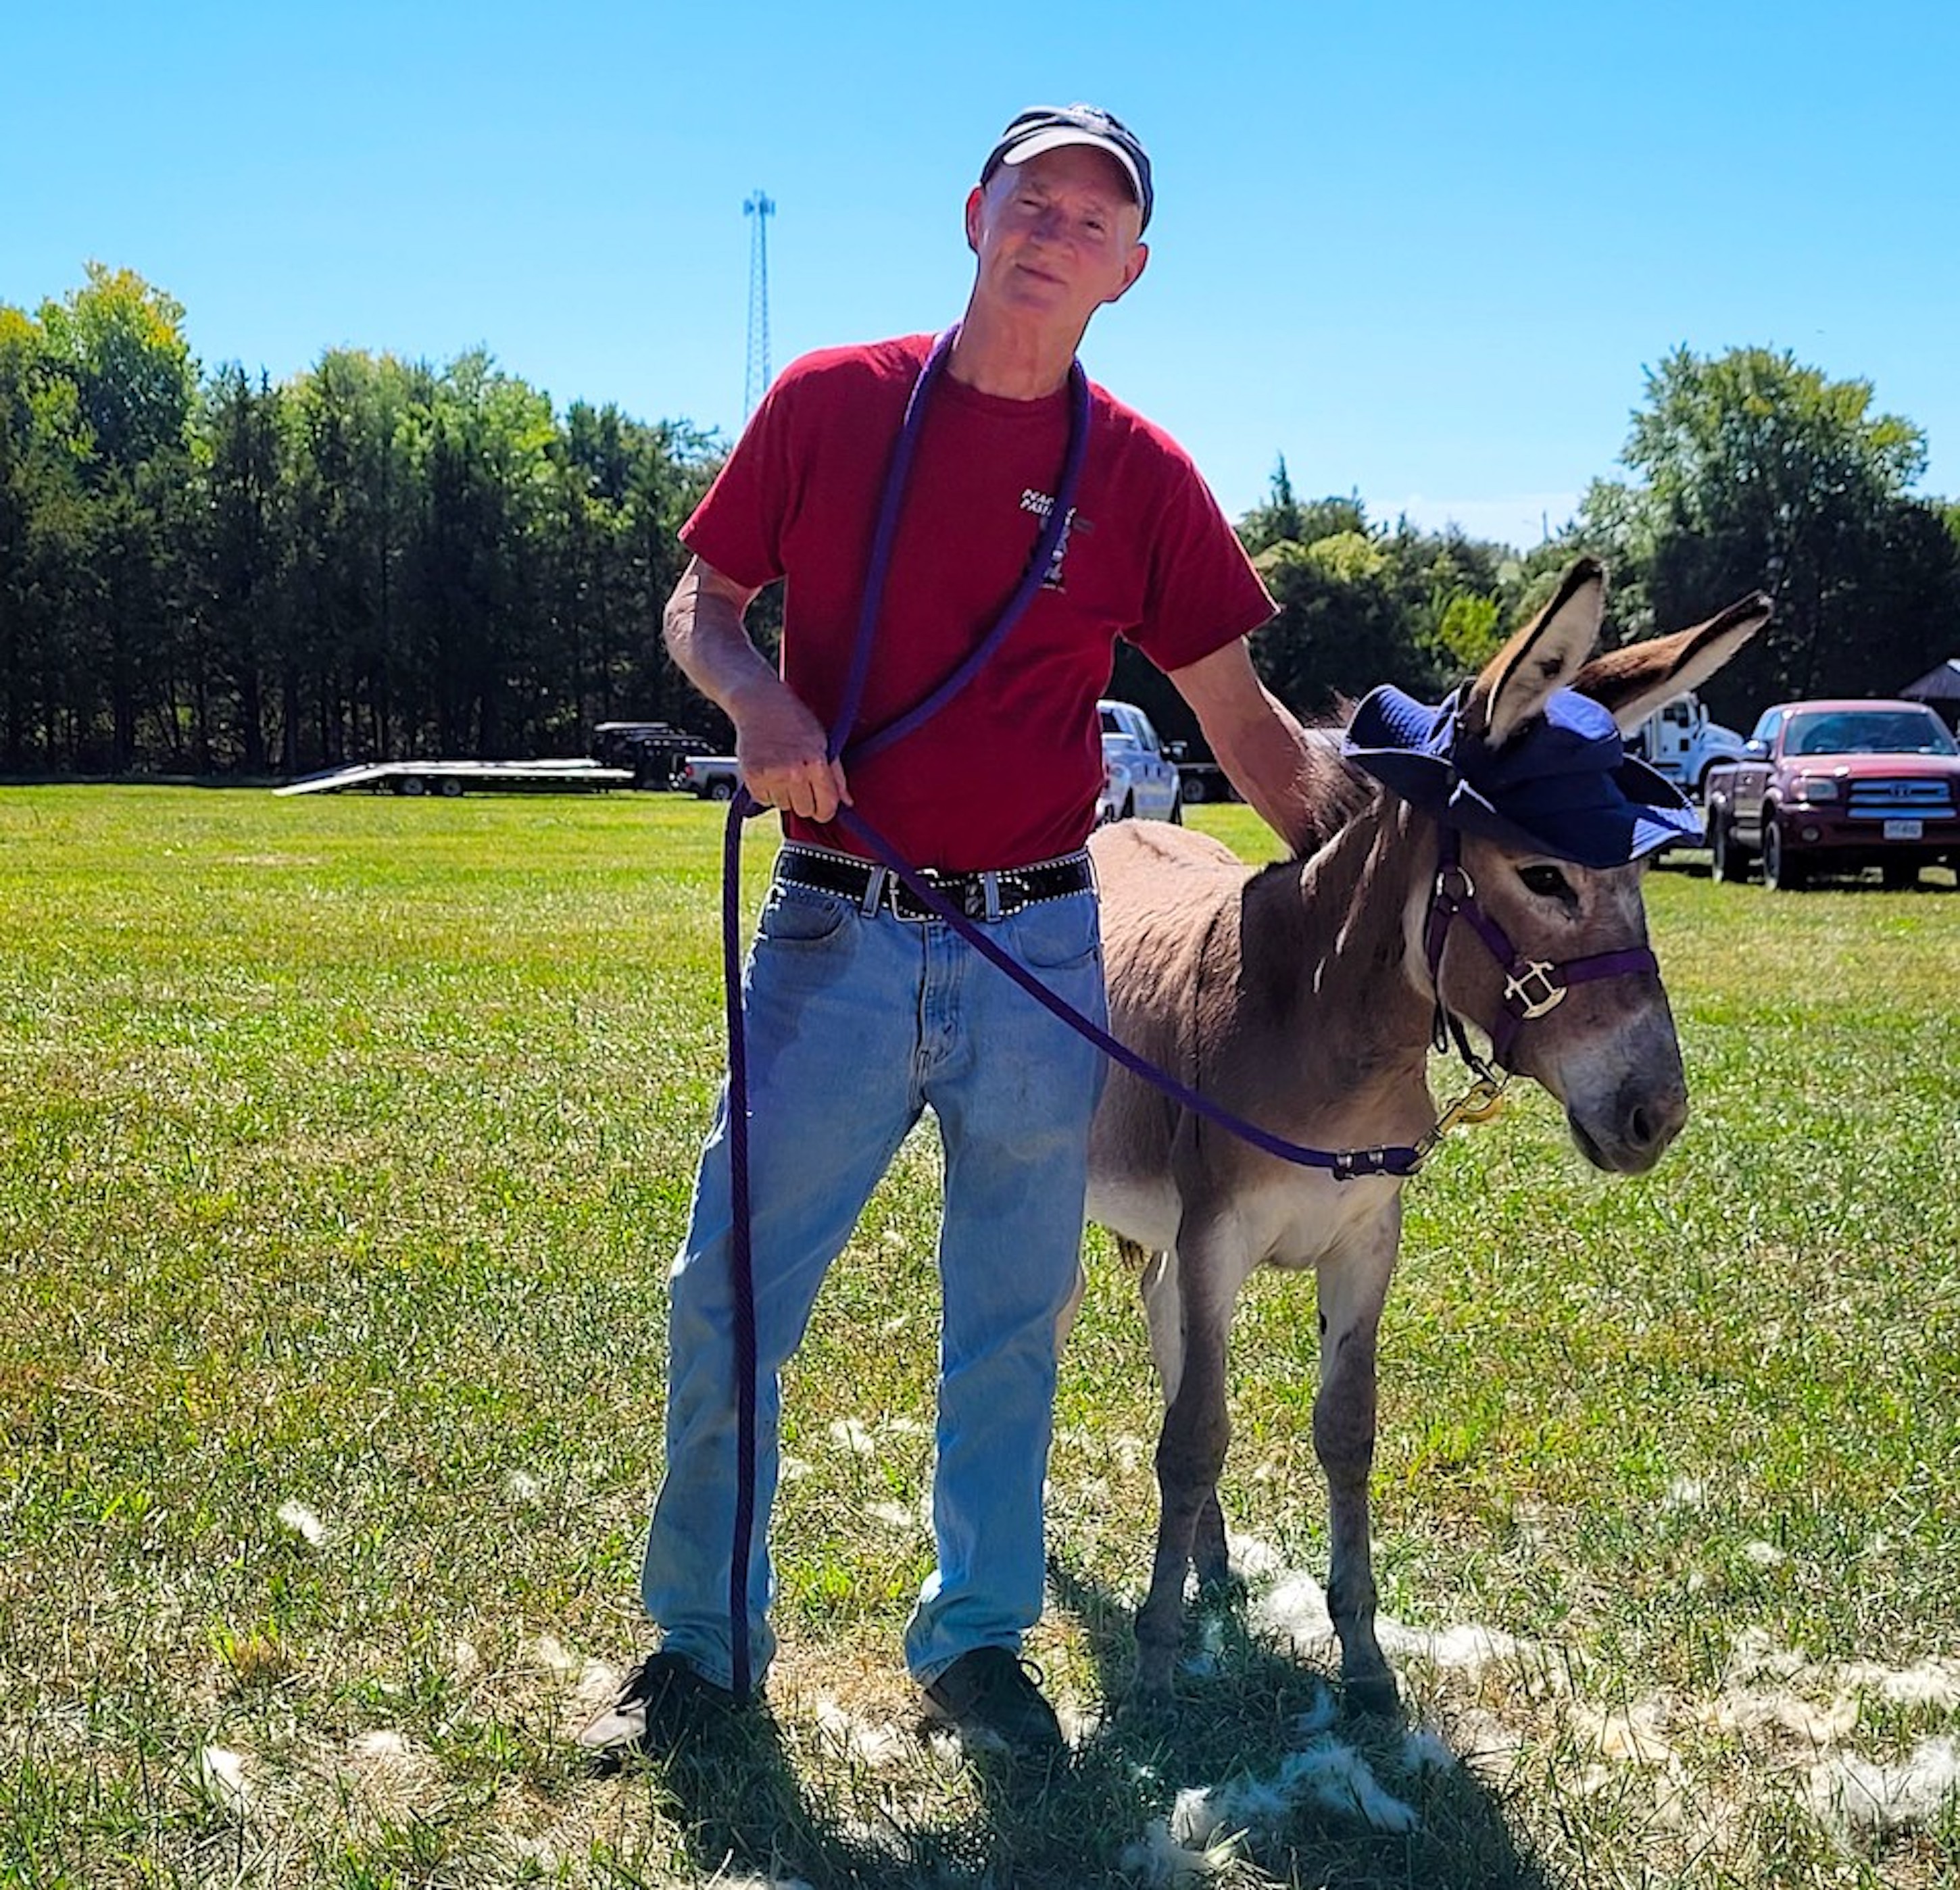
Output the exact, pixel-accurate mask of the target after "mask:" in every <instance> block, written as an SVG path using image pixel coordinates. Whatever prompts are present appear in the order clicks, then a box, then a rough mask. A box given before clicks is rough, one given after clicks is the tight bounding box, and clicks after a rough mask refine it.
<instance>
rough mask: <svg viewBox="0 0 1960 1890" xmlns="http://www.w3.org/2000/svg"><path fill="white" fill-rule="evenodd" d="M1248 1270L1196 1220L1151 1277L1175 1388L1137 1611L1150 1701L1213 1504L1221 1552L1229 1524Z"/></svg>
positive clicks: (1158, 1688) (1157, 1345)
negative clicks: (1236, 1348)
mask: <svg viewBox="0 0 1960 1890" xmlns="http://www.w3.org/2000/svg"><path fill="white" fill-rule="evenodd" d="M1245 1276H1246V1267H1245V1265H1244V1263H1243V1259H1240V1258H1239V1256H1238V1255H1237V1254H1236V1253H1234V1252H1233V1243H1232V1242H1231V1240H1230V1237H1229V1236H1228V1235H1227V1234H1226V1232H1225V1231H1224V1230H1223V1228H1220V1227H1219V1226H1218V1225H1217V1224H1216V1223H1210V1224H1208V1225H1205V1226H1204V1227H1203V1228H1200V1229H1194V1228H1193V1226H1192V1222H1191V1221H1190V1220H1189V1219H1188V1218H1187V1220H1186V1221H1185V1225H1184V1227H1183V1228H1182V1230H1181V1231H1180V1235H1179V1245H1178V1250H1177V1253H1176V1254H1175V1255H1163V1256H1159V1258H1158V1262H1157V1264H1156V1265H1155V1266H1153V1268H1152V1269H1151V1271H1150V1273H1149V1274H1147V1275H1146V1285H1145V1297H1146V1302H1147V1305H1148V1307H1149V1310H1150V1336H1151V1345H1152V1349H1153V1352H1156V1353H1157V1358H1158V1370H1159V1372H1160V1374H1162V1376H1163V1380H1164V1383H1165V1390H1166V1397H1165V1411H1164V1423H1163V1432H1162V1434H1160V1436H1159V1437H1158V1440H1157V1491H1158V1496H1159V1500H1160V1506H1161V1507H1160V1511H1159V1515H1158V1520H1157V1553H1156V1555H1155V1557H1154V1558H1153V1561H1152V1564H1151V1568H1150V1593H1148V1595H1147V1596H1145V1597H1144V1605H1143V1606H1142V1607H1141V1609H1139V1610H1138V1614H1137V1685H1138V1690H1139V1691H1141V1693H1142V1694H1143V1695H1144V1697H1145V1698H1151V1699H1161V1698H1163V1697H1164V1696H1165V1695H1167V1694H1168V1693H1169V1691H1170V1677H1171V1669H1172V1667H1173V1665H1174V1663H1175V1662H1176V1656H1177V1647H1178V1643H1179V1641H1180V1640H1181V1639H1182V1637H1183V1631H1184V1577H1185V1571H1187V1570H1188V1568H1190V1566H1191V1558H1192V1549H1193V1546H1194V1544H1195V1542H1196V1540H1197V1537H1198V1526H1199V1521H1200V1519H1201V1517H1203V1516H1204V1514H1205V1512H1206V1510H1207V1509H1209V1510H1210V1512H1211V1520H1212V1523H1213V1526H1214V1527H1213V1532H1212V1533H1214V1535H1215V1538H1216V1539H1215V1542H1214V1541H1210V1540H1208V1542H1206V1544H1205V1549H1206V1552H1207V1554H1208V1556H1209V1555H1214V1554H1220V1557H1221V1559H1222V1553H1221V1552H1222V1551H1223V1545H1224V1542H1223V1539H1224V1526H1223V1519H1222V1518H1221V1517H1220V1516H1219V1514H1218V1472H1219V1470H1220V1468H1221V1467H1222V1466H1223V1463H1224V1461H1225V1447H1226V1444H1227V1440H1228V1438H1229V1437H1230V1422H1229V1420H1228V1419H1227V1415H1226V1411H1225V1341H1226V1336H1227V1333H1228V1332H1229V1330H1230V1326H1231V1321H1232V1306H1233V1301H1234V1300H1235V1299H1236V1298H1237V1295H1238V1291H1239V1287H1240V1286H1241V1285H1243V1283H1244V1280H1245ZM1173 1307H1174V1308H1175V1310H1176V1313H1177V1314H1178V1315H1179V1317H1178V1319H1177V1328H1176V1329H1177V1335H1178V1342H1177V1345H1176V1357H1177V1364H1176V1369H1175V1370H1174V1371H1166V1369H1165V1357H1166V1353H1167V1352H1169V1349H1170V1347H1169V1336H1170V1335H1169V1321H1170V1317H1171V1313H1172V1310H1173Z"/></svg>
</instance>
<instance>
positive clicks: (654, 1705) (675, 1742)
mask: <svg viewBox="0 0 1960 1890" xmlns="http://www.w3.org/2000/svg"><path fill="white" fill-rule="evenodd" d="M734 1707H735V1696H734V1695H733V1694H732V1693H730V1691H728V1689H727V1688H726V1687H718V1686H717V1685H715V1684H714V1682H713V1681H712V1680H707V1679H702V1676H700V1675H699V1674H698V1673H697V1672H695V1670H694V1669H693V1668H692V1667H691V1666H689V1665H688V1663H686V1661H685V1660H683V1659H682V1658H681V1657H680V1656H679V1654H677V1653H666V1652H664V1651H663V1652H661V1653H650V1654H648V1656H647V1657H646V1659H645V1660H642V1661H641V1663H640V1664H639V1665H638V1666H637V1667H635V1669H633V1671H632V1672H631V1673H629V1674H628V1675H627V1676H626V1684H625V1685H624V1686H623V1687H622V1688H620V1689H619V1698H618V1699H616V1700H615V1701H613V1704H611V1705H610V1706H609V1707H607V1708H606V1711H604V1712H603V1713H602V1714H600V1715H599V1717H597V1719H596V1720H593V1722H592V1723H591V1724H590V1725H589V1726H587V1727H586V1728H585V1729H584V1730H583V1731H582V1732H581V1733H580V1734H579V1736H578V1742H579V1744H580V1745H582V1746H584V1748H585V1749H586V1750H587V1751H588V1752H590V1753H591V1754H593V1765H594V1766H595V1768H597V1770H599V1771H601V1772H606V1771H617V1770H618V1769H619V1766H620V1765H622V1763H623V1762H624V1761H625V1758H627V1756H628V1755H629V1754H631V1753H634V1752H642V1753H645V1754H647V1755H648V1756H650V1757H651V1758H664V1757H665V1756H666V1755H667V1754H669V1753H670V1752H673V1751H674V1750H675V1749H676V1748H677V1747H679V1746H681V1745H686V1743H687V1742H689V1741H690V1740H691V1739H695V1738H697V1737H698V1736H699V1735H701V1734H702V1733H704V1732H705V1731H707V1730H708V1729H709V1728H710V1727H711V1726H713V1725H714V1723H716V1722H718V1721H719V1720H722V1719H724V1718H725V1717H726V1716H727V1715H728V1714H730V1713H732V1712H733V1711H734Z"/></svg>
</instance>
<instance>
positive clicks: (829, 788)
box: [727, 675, 851, 821]
mask: <svg viewBox="0 0 1960 1890" xmlns="http://www.w3.org/2000/svg"><path fill="white" fill-rule="evenodd" d="M727 709H728V713H729V715H730V717H731V718H732V719H733V722H734V723H735V759H736V761H737V763H738V764H740V767H741V770H742V782H743V786H745V787H746V788H747V789H748V790H749V796H750V797H751V798H752V799H754V800H756V802H759V803H760V804H761V805H762V806H764V807H776V808H782V809H783V810H784V812H787V813H791V814H800V815H802V816H803V818H804V819H805V820H812V821H828V820H832V819H834V818H835V816H836V813H837V808H838V802H842V803H844V805H846V806H848V805H850V801H851V789H850V787H849V786H848V783H846V782H845V778H844V764H843V763H842V762H841V761H829V760H826V758H825V756H824V752H823V750H824V739H825V738H824V732H823V723H820V722H819V721H818V720H817V719H816V716H813V715H812V714H811V713H810V710H808V709H807V708H806V707H804V706H803V704H802V702H801V701H800V700H798V699H797V697H796V696H794V695H793V694H791V691H789V689H788V688H787V687H786V686H785V685H784V684H783V683H782V682H781V681H778V679H777V678H775V676H773V675H769V676H758V677H757V678H755V679H754V680H753V681H750V682H749V683H747V684H746V685H744V686H743V688H742V690H741V691H740V693H739V694H737V695H736V696H734V697H732V698H731V699H730V701H729V703H728V704H727Z"/></svg>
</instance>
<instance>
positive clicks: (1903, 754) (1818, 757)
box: [1707, 697, 1960, 891]
mask: <svg viewBox="0 0 1960 1890" xmlns="http://www.w3.org/2000/svg"><path fill="white" fill-rule="evenodd" d="M1707 818H1708V845H1709V850H1710V854H1711V856H1712V858H1713V862H1714V874H1715V877H1716V878H1717V879H1723V880H1732V881H1733V880H1739V879H1742V878H1746V877H1747V875H1748V871H1749V866H1750V862H1752V860H1753V859H1755V857H1756V856H1758V855H1760V856H1761V859H1762V862H1763V883H1764V885H1766V886H1768V887H1770V888H1772V889H1774V890H1776V891H1793V890H1795V889H1796V888H1798V887H1800V886H1802V885H1805V884H1806V882H1807V881H1809V879H1811V878H1812V877H1813V876H1814V875H1816V874H1818V873H1821V872H1856V871H1857V870H1858V869H1860V868H1862V867H1865V866H1876V867H1877V868H1878V869H1879V871H1880V872H1882V874H1883V875H1884V876H1885V884H1886V885H1888V887H1892V888H1895V890H1896V889H1901V888H1905V887H1908V886H1910V885H1913V884H1914V881H1916V880H1917V878H1918V877H1919V869H1920V868H1921V867H1922V866H1933V865H1936V864H1938V863H1939V862H1945V863H1946V865H1947V866H1951V867H1952V868H1953V869H1955V878H1956V881H1960V744H1956V743H1955V741H1954V739H1953V737H1952V735H1949V733H1948V732H1947V731H1946V724H1945V723H1943V722H1942V721H1941V720H1940V719H1939V716H1936V714H1934V713H1933V711H1932V710H1930V709H1929V708H1928V707H1927V706H1926V705H1925V704H1923V703H1920V702H1902V701H1901V702H1893V701H1884V700H1874V699H1872V698H1869V697H1822V698H1819V699H1818V700H1814V701H1808V702H1784V703H1779V704H1777V706H1776V707H1774V708H1773V709H1766V710H1764V712H1763V714H1762V717H1761V719H1760V720H1759V721H1758V723H1757V724H1756V726H1755V732H1753V733H1752V735H1750V737H1749V739H1748V742H1747V743H1746V744H1745V748H1744V751H1743V755H1742V759H1741V760H1740V761H1730V762H1726V763H1725V764H1723V765H1722V766H1721V767H1717V768H1716V769H1714V770H1713V771H1712V772H1711V773H1710V775H1709V777H1708V784H1707Z"/></svg>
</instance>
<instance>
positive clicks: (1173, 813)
mask: <svg viewBox="0 0 1960 1890" xmlns="http://www.w3.org/2000/svg"><path fill="white" fill-rule="evenodd" d="M1165 818H1166V819H1168V820H1169V822H1170V824H1171V825H1172V826H1173V827H1182V825H1183V824H1184V793H1183V790H1182V789H1179V791H1178V792H1177V793H1175V794H1173V796H1171V797H1170V812H1169V814H1168V815H1166V817H1165Z"/></svg>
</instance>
